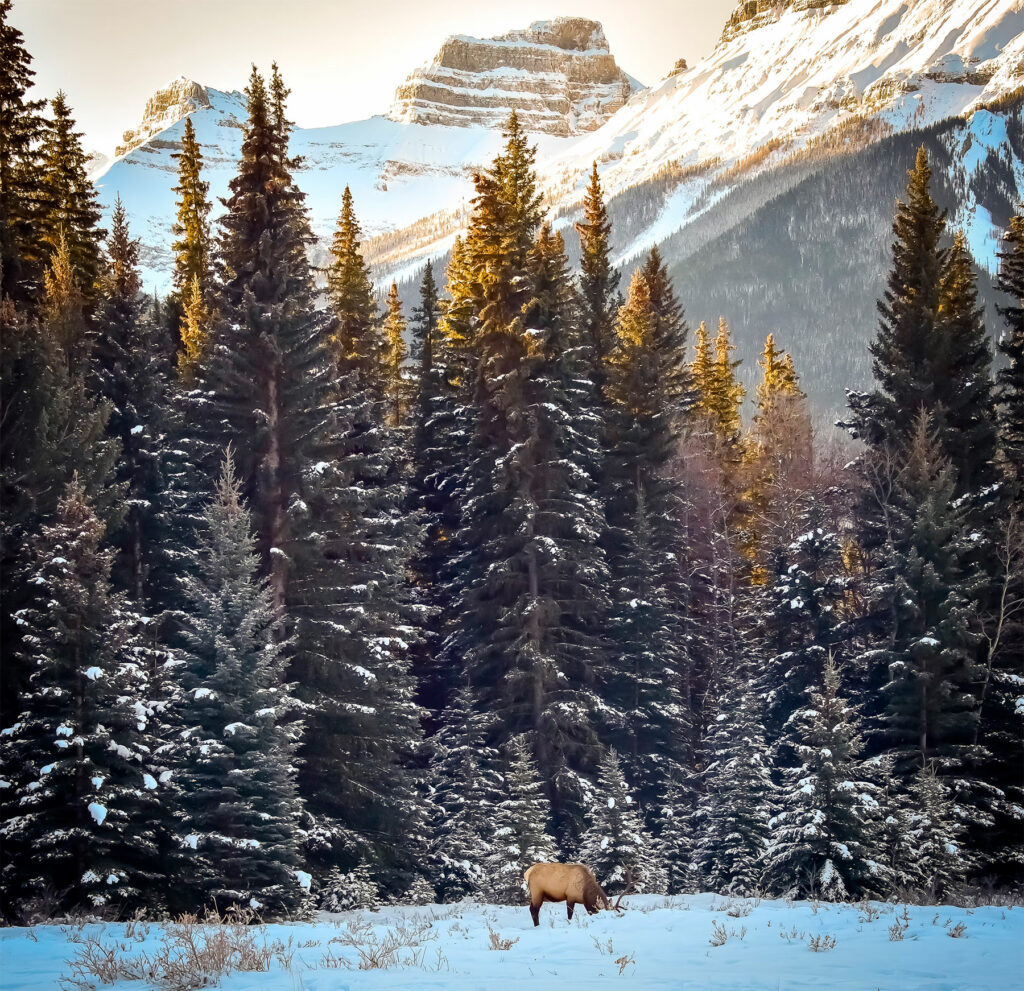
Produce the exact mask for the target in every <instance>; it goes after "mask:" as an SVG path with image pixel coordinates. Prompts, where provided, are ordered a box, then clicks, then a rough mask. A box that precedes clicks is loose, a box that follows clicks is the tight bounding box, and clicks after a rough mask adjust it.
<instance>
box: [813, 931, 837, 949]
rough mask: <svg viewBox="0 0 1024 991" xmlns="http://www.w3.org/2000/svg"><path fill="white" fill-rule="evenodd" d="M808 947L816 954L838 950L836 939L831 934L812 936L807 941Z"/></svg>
mask: <svg viewBox="0 0 1024 991" xmlns="http://www.w3.org/2000/svg"><path fill="white" fill-rule="evenodd" d="M807 945H808V947H810V949H811V950H813V951H814V952H815V953H826V952H828V951H829V950H834V949H835V948H836V938H835V936H833V935H832V934H831V933H820V934H819V935H817V936H812V937H811V938H810V939H809V940H808V941H807Z"/></svg>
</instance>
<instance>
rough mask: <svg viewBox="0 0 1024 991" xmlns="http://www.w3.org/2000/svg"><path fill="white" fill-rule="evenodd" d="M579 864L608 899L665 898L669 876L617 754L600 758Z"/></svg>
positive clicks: (610, 753) (612, 751) (609, 752)
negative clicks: (621, 896)
mask: <svg viewBox="0 0 1024 991" xmlns="http://www.w3.org/2000/svg"><path fill="white" fill-rule="evenodd" d="M580 859H581V860H582V861H583V863H585V864H586V865H587V866H588V867H589V868H590V869H591V870H592V871H593V872H594V874H595V876H596V877H597V878H598V880H599V881H600V884H601V887H603V888H604V889H605V890H606V891H607V892H608V893H609V894H618V893H625V892H641V893H647V894H661V893H663V892H664V890H665V885H666V874H665V871H664V870H663V868H662V866H661V864H660V863H659V862H658V858H657V851H656V848H655V845H654V843H653V842H652V841H651V837H650V835H649V834H648V832H647V830H646V828H645V826H644V821H643V817H642V816H641V814H640V812H639V810H638V809H637V808H636V806H635V804H634V802H633V797H632V795H630V793H629V787H628V786H627V784H626V779H625V777H624V776H623V773H622V765H621V764H620V763H619V758H618V755H617V754H616V752H615V750H614V749H612V750H609V751H608V752H607V753H606V754H605V755H604V756H603V757H602V758H601V763H600V765H599V767H598V773H597V787H596V789H595V794H594V801H593V803H592V804H591V807H590V810H589V812H588V815H587V831H586V832H585V833H584V834H583V839H582V841H581V843H580Z"/></svg>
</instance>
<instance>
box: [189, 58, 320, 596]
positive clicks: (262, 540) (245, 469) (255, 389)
mask: <svg viewBox="0 0 1024 991" xmlns="http://www.w3.org/2000/svg"><path fill="white" fill-rule="evenodd" d="M246 94H247V97H248V110H249V120H248V123H247V127H246V133H245V139H244V141H243V145H242V158H241V161H240V162H239V171H238V174H237V175H236V176H235V178H234V179H232V180H231V187H230V188H231V196H230V197H229V198H228V199H227V200H226V201H225V206H226V208H227V212H226V214H225V215H224V217H223V218H222V219H221V227H222V234H221V242H220V251H219V254H218V259H217V263H218V291H217V303H216V309H217V312H218V321H217V325H216V330H215V335H214V342H213V343H214V351H213V354H212V355H211V359H210V362H209V364H208V366H207V367H206V368H205V369H204V383H203V384H204V387H205V391H206V392H207V393H208V394H209V397H210V399H209V407H210V408H209V409H208V410H206V411H200V413H197V415H202V418H203V419H204V420H206V421H207V422H212V424H213V426H214V431H213V433H214V438H215V439H216V440H217V441H218V442H219V441H220V440H221V439H222V440H223V442H224V443H227V442H233V443H236V444H237V445H238V446H237V451H236V457H237V464H238V471H239V477H240V479H241V481H242V487H243V493H244V494H245V497H246V499H247V500H248V503H249V506H250V509H251V512H252V514H253V519H254V524H255V527H256V533H257V546H258V547H259V551H260V555H261V559H262V561H263V568H264V573H266V574H268V575H269V576H270V579H271V590H272V594H273V596H274V605H275V608H276V609H278V610H279V611H280V610H283V608H284V604H285V600H286V594H287V588H288V575H289V562H290V561H292V560H293V559H294V557H295V555H296V553H297V550H296V548H295V547H294V546H293V542H294V540H295V539H296V531H295V527H294V526H293V522H294V513H295V512H296V510H298V509H299V507H298V505H297V503H296V499H297V498H301V491H302V484H303V481H304V473H305V472H306V471H308V469H309V461H310V458H311V451H310V446H311V444H312V443H314V441H313V440H312V438H314V437H316V436H317V432H318V431H319V430H321V429H323V427H324V425H325V424H326V423H327V422H328V420H329V418H330V412H329V410H328V408H327V404H328V390H329V389H330V381H331V380H330V372H331V369H330V368H329V365H328V362H327V353H326V349H325V346H324V337H325V334H326V331H325V327H326V316H324V315H322V314H320V313H318V312H317V310H316V308H315V306H314V288H313V280H312V275H311V273H310V270H309V265H308V262H307V260H306V242H305V239H304V237H303V234H302V232H301V231H300V230H298V229H297V228H296V224H295V223H294V213H295V209H296V204H301V202H302V198H303V194H302V193H301V192H299V190H298V189H297V188H296V187H295V184H294V182H293V181H292V178H291V175H290V173H288V171H287V170H286V169H285V168H284V167H283V166H282V164H281V161H282V152H281V150H280V148H279V147H278V145H279V140H278V137H277V133H276V132H275V130H274V128H273V126H272V122H271V111H270V108H269V106H268V101H267V94H266V88H265V84H264V81H263V79H262V77H261V76H260V75H259V74H258V73H257V72H256V70H255V68H254V69H253V71H252V75H251V76H250V79H249V86H248V87H247V89H246Z"/></svg>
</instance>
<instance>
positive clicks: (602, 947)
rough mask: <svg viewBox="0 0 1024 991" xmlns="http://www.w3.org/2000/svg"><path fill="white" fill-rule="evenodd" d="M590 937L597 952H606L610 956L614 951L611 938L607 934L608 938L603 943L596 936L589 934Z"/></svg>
mask: <svg viewBox="0 0 1024 991" xmlns="http://www.w3.org/2000/svg"><path fill="white" fill-rule="evenodd" d="M590 938H591V940H592V941H593V943H594V946H595V947H597V952H598V953H607V954H608V956H611V955H612V954H613V953H614V952H615V951H614V950H613V949H612V938H611V936H609V937H608V939H607V940H605V941H604V942H603V943H602V942H601V940H599V939H598V938H597V937H596V936H591V937H590Z"/></svg>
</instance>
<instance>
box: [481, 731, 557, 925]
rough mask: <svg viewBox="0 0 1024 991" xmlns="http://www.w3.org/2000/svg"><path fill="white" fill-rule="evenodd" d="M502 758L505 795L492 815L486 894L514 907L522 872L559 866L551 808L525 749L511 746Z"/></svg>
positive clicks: (521, 887) (519, 896)
mask: <svg viewBox="0 0 1024 991" xmlns="http://www.w3.org/2000/svg"><path fill="white" fill-rule="evenodd" d="M507 758H508V759H507V764H506V772H505V794H504V797H503V798H502V799H501V800H500V801H499V802H498V805H497V807H496V808H495V809H494V812H493V819H492V826H493V832H492V849H491V852H490V855H489V856H488V859H487V865H486V881H485V890H486V892H487V894H488V896H489V898H490V900H492V901H495V902H497V903H498V904H499V905H516V904H521V903H522V901H523V891H524V888H525V883H524V881H523V874H524V873H525V871H526V870H527V869H528V868H530V867H532V866H533V865H534V864H536V863H545V862H549V861H556V860H558V853H557V847H556V845H555V841H554V840H553V839H552V838H551V835H550V834H549V832H548V823H549V822H550V820H551V805H550V803H549V802H548V800H547V797H546V796H545V794H544V786H543V784H542V782H541V779H540V776H539V774H538V773H537V766H536V764H535V763H534V761H533V758H532V757H531V756H530V746H529V744H528V743H527V742H526V741H525V740H523V739H518V740H513V741H511V742H510V743H509V744H508V748H507Z"/></svg>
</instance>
